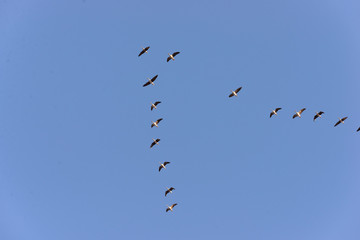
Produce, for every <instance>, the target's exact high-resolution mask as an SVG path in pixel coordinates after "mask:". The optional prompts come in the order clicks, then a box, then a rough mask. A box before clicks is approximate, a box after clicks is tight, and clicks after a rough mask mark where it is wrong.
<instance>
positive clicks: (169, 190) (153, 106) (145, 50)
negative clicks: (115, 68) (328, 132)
mask: <svg viewBox="0 0 360 240" xmlns="http://www.w3.org/2000/svg"><path fill="white" fill-rule="evenodd" d="M149 49H150V46H148V47H145V48H143V49H142V50H141V52H140V53H139V55H138V56H139V57H140V56H141V55H143V54H144V53H148V50H149ZM178 54H180V52H174V53H172V54H170V53H168V55H169V56H168V57H167V59H166V61H167V62H169V61H170V60H173V61H174V60H175V56H176V55H178ZM157 77H158V75H155V76H153V77H152V78H151V79H150V78H148V81H147V82H145V84H144V85H143V87H146V86H149V85H155V83H154V82H155V80H156V79H157ZM241 89H242V87H239V88H237V89H236V90H235V91H233V90H231V93H230V95H229V98H231V97H237V96H238V93H239V92H240V90H241ZM160 103H161V101H156V102H154V103H151V106H150V110H151V111H153V110H154V109H157V105H158V104H160ZM280 110H282V108H281V107H278V108H275V109H274V110H272V111H271V112H270V118H271V117H273V116H274V115H276V116H277V115H278V112H279V111H280ZM305 110H306V108H302V109H300V110H299V111H295V114H294V115H293V116H292V118H293V119H294V118H297V117H299V118H301V114H302V113H303V112H304V111H305ZM323 114H324V112H323V111H319V112H316V113H315V115H314V117H313V121H315V120H316V119H317V118H321V117H322V115H323ZM347 118H348V117H343V118H339V120H338V121H337V122H336V123H335V124H334V127H336V126H338V125H339V124H340V123H344V122H345V120H346V119H347ZM162 120H163V119H162V118H159V119H157V120H156V121H155V122H152V124H151V128H153V127H159V126H158V125H159V123H160V122H161V121H162ZM356 131H357V132H359V131H360V127H359V128H358V129H357V130H356ZM152 140H153V142H152V143H151V145H150V148H153V147H154V146H155V145H159V142H160V139H159V138H157V139H154V138H153V139H152ZM159 164H160V165H159V172H161V170H162V169H164V170H165V169H166V166H167V165H168V164H170V162H163V163H161V162H160V163H159ZM166 189H167V190H166V191H165V197H166V196H167V195H168V194H169V193H172V192H173V191H174V190H175V188H174V187H169V188H166ZM176 205H177V203H174V204H172V205H170V206H167V208H166V212H168V211H171V212H172V211H173V208H174V207H175V206H176Z"/></svg>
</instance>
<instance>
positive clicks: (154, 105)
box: [151, 101, 161, 111]
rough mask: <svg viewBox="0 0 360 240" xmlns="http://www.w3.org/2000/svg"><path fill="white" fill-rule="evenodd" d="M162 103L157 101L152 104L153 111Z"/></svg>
mask: <svg viewBox="0 0 360 240" xmlns="http://www.w3.org/2000/svg"><path fill="white" fill-rule="evenodd" d="M159 103H161V102H160V101H157V102H155V103H151V111H152V110H153V109H154V108H155V109H156V106H157V105H158V104H159Z"/></svg>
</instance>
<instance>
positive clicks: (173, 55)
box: [166, 52, 180, 62]
mask: <svg viewBox="0 0 360 240" xmlns="http://www.w3.org/2000/svg"><path fill="white" fill-rule="evenodd" d="M179 53H180V52H174V53H173V54H170V53H168V55H169V57H168V58H167V59H166V61H167V62H168V61H170V60H171V59H172V60H173V61H175V58H174V57H175V56H176V55H178V54H179Z"/></svg>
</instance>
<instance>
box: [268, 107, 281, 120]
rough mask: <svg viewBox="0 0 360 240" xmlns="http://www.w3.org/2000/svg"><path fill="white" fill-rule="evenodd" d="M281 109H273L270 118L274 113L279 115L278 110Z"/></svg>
mask: <svg viewBox="0 0 360 240" xmlns="http://www.w3.org/2000/svg"><path fill="white" fill-rule="evenodd" d="M279 110H281V108H276V109H275V110H272V112H271V113H270V118H271V117H272V115H274V114H275V115H276V116H277V112H278V111H279Z"/></svg>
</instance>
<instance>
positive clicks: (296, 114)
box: [293, 108, 306, 119]
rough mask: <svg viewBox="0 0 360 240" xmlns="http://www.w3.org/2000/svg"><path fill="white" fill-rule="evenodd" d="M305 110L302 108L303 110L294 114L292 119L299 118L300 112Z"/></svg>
mask: <svg viewBox="0 0 360 240" xmlns="http://www.w3.org/2000/svg"><path fill="white" fill-rule="evenodd" d="M305 110H306V108H303V109H301V110H300V111H298V112H296V113H295V114H294V116H293V119H294V118H296V117H299V118H301V114H302V112H303V111H305Z"/></svg>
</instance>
